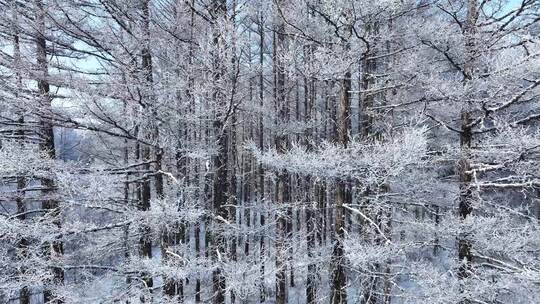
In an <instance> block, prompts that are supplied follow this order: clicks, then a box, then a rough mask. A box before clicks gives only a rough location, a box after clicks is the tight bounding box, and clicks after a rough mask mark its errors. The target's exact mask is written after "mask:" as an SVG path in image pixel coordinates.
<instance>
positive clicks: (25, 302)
mask: <svg viewBox="0 0 540 304" xmlns="http://www.w3.org/2000/svg"><path fill="white" fill-rule="evenodd" d="M12 9H13V69H14V71H15V75H16V79H17V91H16V92H15V98H18V97H19V95H18V91H21V90H22V77H21V73H20V70H19V69H20V64H21V48H20V38H19V22H18V12H17V7H16V5H13V7H12ZM17 102H18V100H17ZM17 123H19V125H20V126H19V128H20V129H19V130H17V131H15V134H14V135H15V138H17V139H18V140H19V141H20V143H21V145H23V144H24V140H25V132H24V130H23V125H24V114H23V113H20V114H19V117H18V119H17ZM25 187H26V178H25V177H24V176H20V177H17V197H16V199H15V203H16V204H17V214H19V216H18V217H17V218H18V219H19V220H21V221H24V220H25V219H26V215H25V212H26V209H27V208H26V202H25V200H24V191H22V189H24V188H25ZM18 248H19V250H20V256H21V258H22V259H25V258H26V257H27V256H28V240H26V239H25V238H21V240H20V241H19V244H18ZM20 273H21V277H23V279H24V275H25V273H26V269H25V268H22V269H21V270H20ZM19 303H20V304H30V289H29V288H28V287H27V286H23V287H22V288H21V290H20V291H19Z"/></svg>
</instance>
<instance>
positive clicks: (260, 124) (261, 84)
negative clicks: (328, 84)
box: [257, 12, 266, 303]
mask: <svg viewBox="0 0 540 304" xmlns="http://www.w3.org/2000/svg"><path fill="white" fill-rule="evenodd" d="M263 22H264V19H263V13H262V12H260V13H259V22H258V31H259V69H260V72H259V106H260V114H259V117H258V129H259V134H258V135H259V138H258V139H259V142H258V148H259V150H260V151H263V149H264V128H263V123H264V116H263V113H264V111H263V109H264V36H265V35H264V27H263V26H264V24H263ZM257 175H258V185H259V187H258V197H257V199H258V200H259V203H262V202H263V201H264V198H265V195H264V192H265V188H264V167H263V165H262V164H259V166H258V168H257ZM259 221H260V226H261V227H263V229H264V226H265V224H266V219H265V215H264V211H262V210H261V211H260V216H259ZM265 255H266V249H265V239H264V233H262V234H261V236H260V239H259V256H260V260H259V263H260V265H261V266H260V270H259V271H260V282H259V285H260V287H259V290H260V291H259V301H260V302H261V303H263V302H265V301H266V286H265V269H264V263H265Z"/></svg>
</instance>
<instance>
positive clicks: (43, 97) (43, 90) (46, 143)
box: [35, 0, 64, 303]
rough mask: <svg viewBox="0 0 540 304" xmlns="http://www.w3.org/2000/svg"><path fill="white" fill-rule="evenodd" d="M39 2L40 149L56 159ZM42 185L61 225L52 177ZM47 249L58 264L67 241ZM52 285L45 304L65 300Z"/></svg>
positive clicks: (60, 274) (56, 271) (59, 274)
mask: <svg viewBox="0 0 540 304" xmlns="http://www.w3.org/2000/svg"><path fill="white" fill-rule="evenodd" d="M35 5H36V19H35V21H36V28H37V32H36V49H37V66H38V70H39V76H38V80H37V83H38V92H39V107H40V110H41V112H42V116H41V117H40V121H39V124H40V127H41V142H40V150H42V151H44V152H45V153H47V154H48V156H49V157H50V158H51V159H55V158H56V150H55V146H54V131H53V126H52V122H51V121H50V118H48V116H50V114H51V111H52V107H51V101H52V100H51V97H50V95H49V92H50V85H49V82H48V79H47V78H48V63H47V40H46V38H45V36H44V35H45V29H46V27H45V15H46V13H45V8H44V7H43V3H42V1H41V0H36V1H35ZM41 184H42V186H43V187H44V188H45V189H46V190H44V191H43V196H44V201H43V203H42V208H43V209H44V210H47V211H48V212H49V214H51V215H52V218H53V219H54V220H53V223H54V224H55V225H56V226H57V227H58V228H60V206H59V203H58V201H57V200H56V199H55V198H54V190H53V189H54V187H55V182H54V180H53V179H52V178H42V180H41ZM45 250H46V253H45V254H47V255H50V256H51V258H52V261H55V262H56V263H59V259H60V257H61V256H62V255H63V253H64V244H63V243H62V242H61V241H59V240H56V241H53V242H52V244H46V245H45ZM52 272H53V280H52V282H50V283H49V284H47V285H52V286H59V285H61V284H62V283H63V281H64V270H63V269H62V268H61V267H57V266H54V267H53V268H52ZM52 286H46V287H45V290H44V291H43V297H44V302H45V303H63V300H62V299H61V298H59V297H58V296H57V295H55V294H54V292H53V291H52V290H51V289H50V287H52Z"/></svg>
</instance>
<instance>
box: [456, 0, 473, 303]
mask: <svg viewBox="0 0 540 304" xmlns="http://www.w3.org/2000/svg"><path fill="white" fill-rule="evenodd" d="M476 9H477V1H476V0H468V2H467V20H466V22H465V41H466V42H465V52H466V54H465V56H466V62H465V65H464V74H465V78H464V83H465V84H466V83H467V82H469V81H470V80H471V79H472V78H473V69H474V63H473V52H474V47H475V43H474V35H475V27H476V25H475V24H476V15H477V13H476ZM470 103H471V101H470V100H469V99H467V100H465V101H464V102H463V105H462V108H461V133H460V149H461V158H460V160H459V163H458V168H457V169H458V176H459V190H460V195H459V216H460V217H461V219H462V220H465V219H466V218H467V217H468V216H469V215H470V214H471V213H472V210H473V209H472V205H471V199H472V197H471V196H472V192H471V185H470V184H471V175H470V174H468V173H467V171H469V170H470V148H471V141H472V132H471V122H472V117H471V116H472V113H471V111H470V108H471V105H470ZM458 257H459V261H460V263H461V265H460V267H459V272H458V277H459V278H460V279H464V278H467V277H469V276H470V272H471V262H472V243H471V241H470V239H469V237H468V236H467V235H466V234H461V235H460V236H459V240H458ZM464 302H465V303H467V302H469V299H465V300H464Z"/></svg>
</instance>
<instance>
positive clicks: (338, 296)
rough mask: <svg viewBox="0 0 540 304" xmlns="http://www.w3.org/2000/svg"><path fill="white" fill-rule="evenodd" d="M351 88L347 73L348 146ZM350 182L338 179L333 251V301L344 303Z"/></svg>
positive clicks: (341, 127) (343, 137)
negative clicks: (345, 239) (346, 228)
mask: <svg viewBox="0 0 540 304" xmlns="http://www.w3.org/2000/svg"><path fill="white" fill-rule="evenodd" d="M350 90H351V73H350V72H347V73H345V76H344V78H343V79H342V81H341V89H340V91H341V93H340V103H339V115H338V142H339V143H340V144H342V145H343V147H345V148H346V147H347V145H348V144H349V132H350V128H351V117H350V107H351V103H350V97H349V91H350ZM349 188H350V184H349V183H348V182H347V181H346V180H341V179H340V180H338V181H337V190H336V192H337V193H336V205H335V219H334V220H335V222H334V231H335V243H334V249H333V252H332V261H331V262H332V294H331V303H333V304H342V303H347V291H346V288H347V277H346V275H345V254H344V249H343V241H344V238H345V227H344V225H345V213H344V208H343V205H344V204H348V203H349V202H348V200H349V199H350V195H349V191H350V189H349Z"/></svg>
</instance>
